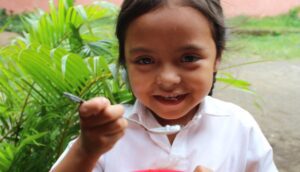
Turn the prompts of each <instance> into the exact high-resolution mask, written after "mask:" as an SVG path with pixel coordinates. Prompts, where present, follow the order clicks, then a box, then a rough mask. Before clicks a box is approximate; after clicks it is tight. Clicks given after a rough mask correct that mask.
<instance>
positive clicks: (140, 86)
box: [128, 69, 150, 96]
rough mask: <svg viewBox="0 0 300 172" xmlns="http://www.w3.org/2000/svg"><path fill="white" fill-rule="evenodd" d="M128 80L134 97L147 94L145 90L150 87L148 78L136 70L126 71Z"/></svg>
mask: <svg viewBox="0 0 300 172" xmlns="http://www.w3.org/2000/svg"><path fill="white" fill-rule="evenodd" d="M145 78H147V79H145ZM128 79H129V83H130V87H131V89H132V92H133V93H134V95H135V96H138V95H139V94H141V93H143V92H147V89H148V88H149V87H150V78H148V77H145V75H143V74H142V73H140V72H137V71H136V70H130V69H129V70H128Z"/></svg>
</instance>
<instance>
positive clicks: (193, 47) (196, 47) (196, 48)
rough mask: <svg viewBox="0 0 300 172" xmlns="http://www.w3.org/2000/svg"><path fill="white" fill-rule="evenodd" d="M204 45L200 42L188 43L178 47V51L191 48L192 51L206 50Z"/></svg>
mask: <svg viewBox="0 0 300 172" xmlns="http://www.w3.org/2000/svg"><path fill="white" fill-rule="evenodd" d="M204 49H205V48H204V47H203V46H201V45H198V44H187V45H184V46H182V47H180V48H178V51H187V50H191V51H204Z"/></svg>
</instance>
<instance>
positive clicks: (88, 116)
mask: <svg viewBox="0 0 300 172" xmlns="http://www.w3.org/2000/svg"><path fill="white" fill-rule="evenodd" d="M123 113H124V108H123V106H122V105H111V104H110V102H109V100H108V99H106V98H104V97H97V98H93V99H91V100H88V101H85V102H83V103H82V104H81V105H80V107H79V115H80V127H81V134H80V136H79V139H78V145H79V147H80V149H81V150H82V151H83V153H85V154H86V155H90V156H94V157H99V156H101V155H102V154H103V153H105V152H107V151H108V150H110V149H111V148H112V147H113V146H114V144H115V143H116V142H117V141H118V140H119V139H120V138H121V137H122V136H123V135H124V130H125V128H126V126H127V121H126V120H125V119H123V118H122V116H123Z"/></svg>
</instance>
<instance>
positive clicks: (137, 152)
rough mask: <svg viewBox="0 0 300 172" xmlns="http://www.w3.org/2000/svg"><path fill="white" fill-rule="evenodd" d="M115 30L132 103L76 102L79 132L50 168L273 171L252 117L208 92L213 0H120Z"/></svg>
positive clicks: (217, 46) (216, 55)
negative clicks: (169, 129)
mask: <svg viewBox="0 0 300 172" xmlns="http://www.w3.org/2000/svg"><path fill="white" fill-rule="evenodd" d="M116 34H117V37H118V40H119V47H120V48H119V54H120V56H119V62H120V64H122V65H124V67H125V69H126V70H127V73H128V79H129V83H130V85H131V88H132V91H133V93H134V95H135V97H136V98H137V100H136V102H135V104H134V105H133V106H126V107H125V113H124V107H123V106H122V105H111V104H110V102H109V101H108V100H107V99H106V98H104V97H98V98H94V99H91V100H89V101H86V102H84V103H82V104H81V106H80V108H79V114H80V122H81V134H80V136H79V137H78V139H76V140H74V141H72V142H71V143H70V144H69V146H68V148H67V149H66V150H65V152H64V153H63V155H62V156H61V157H60V158H59V160H58V161H57V162H56V164H55V165H54V167H53V171H64V172H66V171H72V172H75V171H80V172H83V171H92V170H93V171H99V172H101V171H106V172H123V171H124V172H127V171H128V172H129V171H139V170H147V169H173V170H181V171H187V172H190V171H194V170H195V169H196V168H197V169H202V171H205V169H204V167H205V168H207V169H210V170H211V171H215V172H243V171H247V172H254V171H255V172H256V171H260V172H275V171H277V169H276V167H275V165H274V162H273V157H272V148H271V147H270V145H269V143H268V142H267V140H266V139H265V137H264V135H263V134H262V132H261V130H260V129H259V127H258V125H257V123H256V122H255V121H254V119H253V118H252V117H251V115H250V114H249V113H248V112H246V111H244V110H243V109H241V108H239V107H238V106H236V105H233V104H231V103H227V102H223V101H220V100H217V99H215V98H212V97H209V96H207V95H209V94H211V93H212V88H213V84H214V81H215V75H216V72H217V69H218V65H219V63H220V59H221V56H222V51H223V49H224V45H225V27H224V18H223V12H222V8H221V6H220V1H219V0H125V1H124V3H123V5H122V7H121V11H120V14H119V17H118V21H117V29H116ZM123 115H125V116H128V117H129V118H132V119H135V120H137V121H139V122H141V123H143V124H144V125H146V126H147V127H149V128H153V127H158V126H164V125H174V124H179V125H181V126H184V127H183V129H182V130H181V131H180V132H178V133H176V134H173V135H167V136H166V135H157V134H153V133H149V132H147V131H145V130H144V129H143V128H142V127H140V126H137V125H134V124H132V123H129V124H128V122H127V121H126V120H125V119H124V118H123ZM199 171H201V170H199Z"/></svg>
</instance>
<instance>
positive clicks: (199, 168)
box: [194, 165, 213, 172]
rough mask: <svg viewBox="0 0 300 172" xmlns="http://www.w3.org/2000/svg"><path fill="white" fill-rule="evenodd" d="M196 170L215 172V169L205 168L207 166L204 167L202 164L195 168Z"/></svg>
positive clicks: (198, 171)
mask: <svg viewBox="0 0 300 172" xmlns="http://www.w3.org/2000/svg"><path fill="white" fill-rule="evenodd" d="M194 172H213V171H212V170H210V169H208V168H205V167H203V166H201V165H198V166H197V167H196V168H195V170H194Z"/></svg>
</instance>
